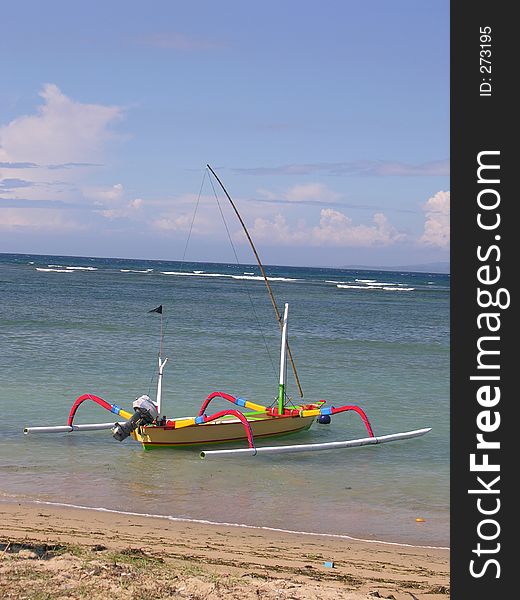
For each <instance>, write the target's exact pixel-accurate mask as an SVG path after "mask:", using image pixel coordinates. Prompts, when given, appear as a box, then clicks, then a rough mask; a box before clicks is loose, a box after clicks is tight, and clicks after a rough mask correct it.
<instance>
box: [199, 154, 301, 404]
mask: <svg viewBox="0 0 520 600" xmlns="http://www.w3.org/2000/svg"><path fill="white" fill-rule="evenodd" d="M207 167H208V169H209V170H210V171H211V173H212V175H213V177H215V179H216V180H217V181H218V184H219V185H220V187H221V188H222V190H223V192H224V194H226V197H227V199H228V200H229V202H230V204H231V206H232V207H233V210H234V211H235V214H236V216H237V217H238V220H239V221H240V224H241V225H242V228H243V229H244V233H245V234H246V237H247V239H248V241H249V244H250V245H251V248H252V250H253V254H254V255H255V258H256V262H257V263H258V266H259V267H260V272H261V273H262V277H263V278H264V281H265V285H266V287H267V291H268V292H269V297H270V298H271V303H272V305H273V308H274V312H275V314H276V318H277V320H278V324H279V325H280V329H283V323H282V316H281V314H280V311H279V310H278V306H277V304H276V300H275V297H274V294H273V290H272V289H271V286H270V285H269V281H268V279H267V275H266V274H265V270H264V267H263V265H262V262H261V260H260V257H259V256H258V252H257V251H256V248H255V245H254V244H253V240H252V239H251V236H250V235H249V231H248V230H247V227H246V224H245V223H244V221H243V220H242V217H241V216H240V213H239V212H238V209H237V207H236V206H235V203H234V202H233V200H232V199H231V196H230V195H229V194H228V192H227V190H226V188H225V187H224V184H223V183H222V181H220V179H219V177H218V175H217V174H216V173H215V171H214V170H213V169H212V168H211V167H210V166H209V165H207ZM286 347H287V355H288V357H289V361H290V363H291V367H292V370H293V373H294V379H295V381H296V385H297V387H298V393H299V394H300V398H303V390H302V386H301V385H300V379H299V377H298V372H297V371H296V365H295V364H294V359H293V357H292V353H291V349H290V348H289V343H288V342H287V341H286Z"/></svg>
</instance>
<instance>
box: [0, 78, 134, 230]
mask: <svg viewBox="0 0 520 600" xmlns="http://www.w3.org/2000/svg"><path fill="white" fill-rule="evenodd" d="M39 95H40V97H41V98H42V103H41V104H40V106H38V107H37V109H36V111H35V113H34V114H29V115H22V116H20V117H18V118H15V119H13V120H12V121H10V122H9V123H7V124H5V125H1V126H0V198H2V197H4V196H3V194H5V193H7V192H8V193H9V201H10V203H12V202H15V201H16V200H20V201H24V202H25V204H24V207H23V208H22V205H20V208H10V209H9V212H7V209H4V208H0V227H3V228H10V227H18V228H24V227H25V228H27V229H31V228H41V227H47V228H52V227H56V229H63V228H66V227H70V226H72V216H71V215H67V216H65V215H64V214H62V210H63V209H60V208H56V209H54V211H53V209H50V208H49V209H48V210H46V211H43V206H42V211H39V210H38V209H37V208H35V206H36V205H35V204H33V205H31V204H30V202H33V203H37V202H38V201H42V203H45V204H47V207H48V206H49V201H54V202H56V206H59V205H60V203H61V206H65V204H68V205H70V204H71V203H75V204H77V205H84V208H87V209H88V208H89V205H88V204H85V200H86V199H87V200H88V197H87V196H85V195H84V194H83V193H82V191H81V188H82V187H83V185H84V181H85V179H86V178H88V175H89V173H91V170H92V167H96V168H97V167H99V165H100V161H99V159H100V158H102V155H103V152H104V150H105V147H106V144H107V142H109V141H110V140H113V139H115V138H116V137H117V136H116V134H115V133H114V130H113V125H114V124H115V123H117V122H118V121H119V120H120V119H121V118H122V116H123V109H122V108H121V107H119V106H104V105H100V104H86V103H82V102H78V101H76V100H73V99H71V98H69V97H68V96H66V95H65V94H64V93H63V92H62V91H61V90H60V89H59V88H58V86H56V85H55V84H52V83H48V84H46V85H44V86H43V88H42V90H41V92H40V94H39ZM50 173H53V177H56V176H57V178H59V179H58V180H54V179H53V180H50V179H49V175H50ZM110 194H112V195H114V194H115V195H117V194H118V189H117V186H116V187H115V188H114V189H112V190H110V191H109V194H108V195H110ZM27 202H29V203H27ZM76 214H77V213H76ZM77 226H78V227H79V226H84V223H83V224H80V223H78V224H77Z"/></svg>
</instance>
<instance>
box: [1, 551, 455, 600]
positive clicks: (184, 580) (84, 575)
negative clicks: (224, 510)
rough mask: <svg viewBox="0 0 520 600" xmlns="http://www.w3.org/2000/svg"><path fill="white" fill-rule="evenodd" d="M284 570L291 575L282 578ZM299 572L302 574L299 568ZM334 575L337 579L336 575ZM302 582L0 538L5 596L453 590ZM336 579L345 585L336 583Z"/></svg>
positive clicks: (281, 597)
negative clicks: (381, 588)
mask: <svg viewBox="0 0 520 600" xmlns="http://www.w3.org/2000/svg"><path fill="white" fill-rule="evenodd" d="M284 575H285V576H284ZM294 575H296V574H294ZM333 579H335V578H333ZM330 583H332V582H328V581H319V580H314V581H313V578H312V576H311V581H310V582H309V581H307V582H306V581H303V580H301V579H298V577H296V578H294V577H291V576H290V574H289V573H276V574H271V573H268V572H265V573H262V572H256V571H252V572H250V573H245V574H242V575H238V574H233V573H226V571H225V570H223V571H220V572H218V571H217V572H216V571H215V570H214V569H211V568H207V566H206V565H204V564H200V563H195V562H192V561H190V560H189V557H188V560H187V561H186V563H185V564H182V563H180V564H179V563H178V562H171V561H169V560H165V559H164V558H162V557H160V556H156V555H154V554H151V553H149V552H146V551H144V550H142V549H140V548H130V547H129V548H126V549H123V550H117V551H116V550H114V549H109V548H107V547H105V546H103V545H99V544H98V545H94V546H85V545H78V544H68V543H57V544H50V543H43V542H40V541H30V540H23V541H16V542H15V541H10V540H4V541H3V542H0V598H2V599H5V600H8V599H9V600H62V599H69V600H70V599H74V600H105V599H108V598H117V599H121V600H127V599H128V600H150V599H153V600H162V599H165V600H166V599H171V598H179V599H190V600H203V599H204V600H207V599H212V598H215V599H216V598H219V599H220V598H222V599H225V600H244V599H249V598H254V599H258V598H262V599H265V600H299V599H316V600H318V599H319V600H332V599H338V598H342V599H345V600H358V599H361V598H370V599H372V598H388V599H390V600H392V599H394V600H400V598H407V599H410V600H413V599H414V598H415V599H417V600H419V598H436V597H439V595H441V596H444V597H447V595H448V594H449V590H448V589H447V588H443V589H430V590H427V591H426V593H427V595H426V596H423V595H422V593H424V590H421V592H422V593H419V594H420V596H415V595H414V594H412V593H411V592H405V595H401V594H399V593H398V594H397V595H395V592H394V593H393V594H392V593H388V592H386V593H385V592H383V591H378V590H376V589H374V590H372V591H369V592H366V593H363V594H360V593H359V592H357V591H356V587H357V585H356V583H357V582H355V581H350V582H349V581H342V582H339V581H338V580H337V579H336V580H335V581H334V582H333V583H334V584H335V585H334V586H331V585H330ZM338 583H339V584H341V587H340V588H338V587H337V586H338Z"/></svg>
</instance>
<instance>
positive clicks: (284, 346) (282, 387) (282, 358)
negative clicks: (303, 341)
mask: <svg viewBox="0 0 520 600" xmlns="http://www.w3.org/2000/svg"><path fill="white" fill-rule="evenodd" d="M288 312H289V304H288V303H287V302H286V303H285V310H284V313H283V327H282V347H281V349H280V384H279V386H278V414H279V415H283V405H284V404H285V353H286V352H285V351H286V349H287V314H288Z"/></svg>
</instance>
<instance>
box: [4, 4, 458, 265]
mask: <svg viewBox="0 0 520 600" xmlns="http://www.w3.org/2000/svg"><path fill="white" fill-rule="evenodd" d="M2 23H3V27H2V36H1V37H0V65H1V72H2V86H1V87H0V252H27V253H39V254H65V255H87V256H118V257H135V258H158V259H172V260H176V259H181V258H182V257H183V254H184V248H185V246H186V240H187V239H188V234H189V231H190V227H191V224H192V221H193V216H194V211H195V206H196V204H197V199H198V198H199V191H200V190H201V185H202V183H204V185H203V187H202V192H201V193H200V198H199V204H198V209H197V213H196V217H195V221H194V222H193V228H192V232H191V236H190V243H189V246H188V251H187V253H186V255H185V258H186V259H189V260H215V261H229V260H233V261H234V257H233V253H232V250H231V247H230V244H229V241H228V239H227V233H226V229H225V226H224V225H223V223H222V219H221V216H220V214H219V211H218V207H217V203H216V200H215V197H214V194H213V189H212V187H211V185H210V184H209V180H208V178H207V177H204V172H205V165H206V163H209V164H211V165H212V167H213V168H214V169H215V170H216V171H217V172H218V174H219V176H220V177H221V179H222V180H223V181H224V183H225V185H226V187H227V189H228V191H229V192H230V194H231V195H232V197H233V198H234V199H235V201H236V203H237V205H238V207H239V210H240V212H241V214H242V216H243V218H244V220H245V221H246V223H247V224H248V227H249V229H250V231H251V234H252V237H253V239H254V240H255V242H256V244H257V246H258V249H259V251H260V255H261V256H262V258H263V260H264V262H265V263H271V264H295V265H331V266H342V265H352V264H357V265H359V264H363V265H367V266H379V265H381V266H392V265H410V264H420V263H428V262H438V261H448V260H449V202H450V194H449V2H447V1H444V0H431V1H429V0H424V1H422V2H417V1H401V0H392V2H387V1H384V0H379V1H376V0H367V1H361V0H359V1H355V2H354V1H342V2H340V1H334V0H331V1H327V2H317V1H316V2H315V1H299V2H296V1H289V0H288V1H283V2H280V1H278V2H273V1H263V2H261V3H251V2H245V1H238V0H235V1H229V0H228V1H225V0H223V1H221V2H218V3H216V2H209V1H205V2H203V1H193V2H178V1H171V0H170V1H154V2H149V3H143V2H134V1H132V0H127V1H126V2H119V1H107V2H106V3H103V5H102V4H101V3H87V2H73V3H71V2H58V1H53V0H48V1H47V2H45V3H43V2H30V1H26V0H20V1H19V2H17V3H4V5H3V7H2ZM220 199H221V200H222V196H220ZM225 218H226V222H227V225H228V228H229V230H230V234H231V236H232V238H233V240H234V243H235V245H236V248H237V251H238V254H239V258H240V260H242V261H244V262H250V261H252V255H251V253H250V251H249V250H248V248H247V245H246V242H245V240H244V238H243V236H242V234H241V231H240V225H239V223H238V222H237V221H236V219H234V218H233V216H232V214H231V213H230V212H229V211H228V208H227V207H226V212H225Z"/></svg>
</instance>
